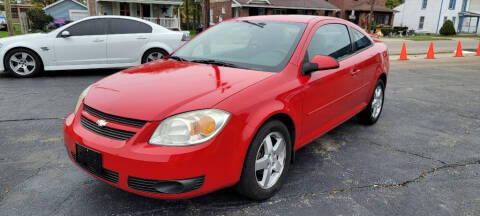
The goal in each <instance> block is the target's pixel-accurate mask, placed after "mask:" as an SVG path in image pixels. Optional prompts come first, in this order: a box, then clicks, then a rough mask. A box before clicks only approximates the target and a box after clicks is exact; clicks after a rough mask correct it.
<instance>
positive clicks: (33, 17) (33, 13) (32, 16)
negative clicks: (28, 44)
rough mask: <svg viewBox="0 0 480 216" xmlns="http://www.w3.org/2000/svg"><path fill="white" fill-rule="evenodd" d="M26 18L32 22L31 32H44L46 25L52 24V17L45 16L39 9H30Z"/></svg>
mask: <svg viewBox="0 0 480 216" xmlns="http://www.w3.org/2000/svg"><path fill="white" fill-rule="evenodd" d="M27 16H28V19H29V20H30V22H32V29H33V30H42V31H43V30H45V29H46V27H47V25H48V24H49V23H51V22H53V17H52V16H50V15H47V14H46V13H45V11H43V10H42V9H41V8H30V9H29V10H28V11H27Z"/></svg>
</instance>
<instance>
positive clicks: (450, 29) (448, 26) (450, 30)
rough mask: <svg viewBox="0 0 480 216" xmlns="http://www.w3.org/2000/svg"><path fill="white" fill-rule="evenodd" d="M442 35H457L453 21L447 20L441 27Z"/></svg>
mask: <svg viewBox="0 0 480 216" xmlns="http://www.w3.org/2000/svg"><path fill="white" fill-rule="evenodd" d="M440 34H441V35H455V34H457V32H455V27H454V26H453V22H452V21H451V20H447V21H445V22H444V23H443V26H442V28H440Z"/></svg>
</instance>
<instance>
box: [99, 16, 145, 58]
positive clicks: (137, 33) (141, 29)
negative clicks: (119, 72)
mask: <svg viewBox="0 0 480 216" xmlns="http://www.w3.org/2000/svg"><path fill="white" fill-rule="evenodd" d="M109 20H110V22H109V31H108V36H107V58H108V63H109V64H115V63H135V62H140V60H141V57H142V55H143V53H142V52H143V50H144V49H143V46H144V45H145V44H146V43H147V42H148V40H150V36H151V33H152V27H151V26H150V25H147V24H146V23H143V22H139V21H136V20H131V19H121V18H111V19H109Z"/></svg>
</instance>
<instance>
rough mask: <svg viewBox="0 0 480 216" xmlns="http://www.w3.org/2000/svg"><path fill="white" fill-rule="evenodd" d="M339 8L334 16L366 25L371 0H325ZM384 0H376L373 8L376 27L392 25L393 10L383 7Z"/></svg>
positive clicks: (362, 25)
mask: <svg viewBox="0 0 480 216" xmlns="http://www.w3.org/2000/svg"><path fill="white" fill-rule="evenodd" d="M326 1H328V2H329V3H331V4H333V5H335V6H337V7H338V8H340V11H338V12H337V14H336V16H337V17H340V18H343V19H346V20H349V21H351V22H354V23H356V24H358V25H359V26H361V27H364V28H365V27H366V23H367V17H368V14H369V13H370V8H371V5H370V4H369V2H370V1H371V0H326ZM385 3H386V0H376V1H375V5H374V8H373V11H374V12H373V19H374V20H375V23H377V26H378V27H391V26H392V25H393V17H394V10H392V9H390V8H387V7H385Z"/></svg>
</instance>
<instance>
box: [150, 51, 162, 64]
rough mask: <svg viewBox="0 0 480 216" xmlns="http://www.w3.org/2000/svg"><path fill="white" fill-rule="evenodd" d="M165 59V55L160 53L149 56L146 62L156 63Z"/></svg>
mask: <svg viewBox="0 0 480 216" xmlns="http://www.w3.org/2000/svg"><path fill="white" fill-rule="evenodd" d="M163 57H164V55H163V54H162V53H160V52H152V53H150V54H148V56H147V61H146V62H152V61H156V60H159V59H162V58H163Z"/></svg>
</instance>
